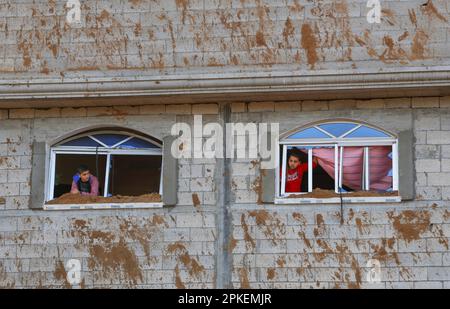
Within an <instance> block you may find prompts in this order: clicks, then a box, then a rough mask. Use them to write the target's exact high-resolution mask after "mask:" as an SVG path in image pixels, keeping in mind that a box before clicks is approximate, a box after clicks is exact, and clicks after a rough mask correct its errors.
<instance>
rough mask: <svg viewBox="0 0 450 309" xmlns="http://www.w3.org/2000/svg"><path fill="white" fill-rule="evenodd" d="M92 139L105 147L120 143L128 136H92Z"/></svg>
mask: <svg viewBox="0 0 450 309" xmlns="http://www.w3.org/2000/svg"><path fill="white" fill-rule="evenodd" d="M94 137H95V138H96V139H98V140H99V141H101V142H102V143H104V144H105V145H107V146H114V145H115V144H117V143H118V142H120V141H123V140H124V139H126V138H128V137H129V136H126V135H121V134H96V135H94Z"/></svg>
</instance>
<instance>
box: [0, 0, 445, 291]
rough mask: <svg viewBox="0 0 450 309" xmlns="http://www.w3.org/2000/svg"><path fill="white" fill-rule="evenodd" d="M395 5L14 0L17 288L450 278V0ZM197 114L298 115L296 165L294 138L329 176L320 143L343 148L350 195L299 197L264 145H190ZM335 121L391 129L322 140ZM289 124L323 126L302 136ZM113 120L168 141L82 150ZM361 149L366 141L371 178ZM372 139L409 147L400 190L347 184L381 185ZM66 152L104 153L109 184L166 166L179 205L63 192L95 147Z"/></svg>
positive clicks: (226, 118) (6, 212)
mask: <svg viewBox="0 0 450 309" xmlns="http://www.w3.org/2000/svg"><path fill="white" fill-rule="evenodd" d="M380 3H381V8H380V12H381V16H380V22H379V23H377V22H374V23H371V22H369V20H368V18H367V14H368V13H369V12H370V10H371V9H372V8H371V7H368V3H367V1H365V0H340V1H331V0H308V1H306V0H211V1H209V0H184V1H183V0H170V1H159V0H151V1H150V0H149V1H145V0H114V1H101V0H86V1H80V2H78V1H52V0H49V1H31V0H20V1H19V0H15V1H13V0H7V1H3V2H2V3H1V4H0V39H1V42H2V43H1V45H0V74H1V75H0V213H1V215H0V286H1V287H3V288H55V287H62V288H95V287H114V288H126V287H132V288H449V287H450V251H449V244H448V241H449V237H450V202H449V201H450V52H449V50H450V37H449V29H450V25H449V19H450V4H449V3H448V1H445V0H433V1H431V0H429V1H418V0H412V1H394V0H393V1H380ZM78 4H79V11H78V10H77V8H78ZM77 12H79V16H80V19H79V20H77V14H76V13H77ZM70 14H74V15H70ZM69 15H70V16H71V17H70V18H68V16H69ZM196 115H201V117H202V123H203V124H207V123H217V124H219V125H220V126H221V127H225V126H226V124H228V123H243V124H245V125H247V124H255V125H260V124H270V123H277V124H279V131H278V132H276V131H271V132H270V136H274V134H276V135H277V136H276V137H277V138H279V143H280V144H278V142H277V144H275V148H277V151H276V153H277V155H279V159H280V160H278V161H280V162H281V163H282V164H281V165H280V166H285V165H286V161H283V159H284V157H285V156H286V153H283V150H282V149H283V147H284V146H283V145H286V149H287V150H289V149H291V148H290V147H293V146H296V147H299V148H302V147H303V146H304V147H305V149H307V150H305V151H306V152H305V153H308V151H309V150H308V149H313V150H311V151H310V153H311V154H310V155H309V154H308V155H309V157H307V158H308V159H307V160H308V164H309V166H308V167H310V168H311V167H312V166H313V165H312V163H310V161H311V159H312V158H313V156H314V157H318V158H319V161H318V165H320V166H321V167H323V168H324V170H326V168H325V166H326V164H325V158H324V157H321V155H320V154H319V152H318V151H315V150H314V149H316V148H320V147H322V148H326V147H328V148H327V149H335V151H336V156H335V157H334V163H333V165H332V170H333V172H332V173H328V172H327V173H328V174H330V175H329V177H328V176H327V177H328V179H329V180H330V181H332V182H333V186H335V187H336V188H337V191H335V193H336V195H335V196H332V197H329V196H325V197H324V196H318V195H314V194H313V195H310V196H307V197H302V196H293V197H291V198H285V197H284V196H281V195H282V194H281V193H282V192H281V191H284V190H283V188H282V187H280V185H279V183H280V182H281V183H283V182H282V181H283V180H282V179H281V180H280V178H283V176H284V174H283V171H282V168H281V171H280V169H279V167H277V168H275V169H273V168H264V166H262V165H263V162H264V160H261V158H260V157H258V156H257V157H247V158H237V159H235V158H220V157H219V158H186V157H182V158H178V159H176V158H175V157H174V156H173V152H172V151H171V146H172V142H173V140H174V138H173V137H171V132H172V129H173V127H174V125H176V124H180V123H185V124H188V125H191V127H192V128H193V132H194V130H195V129H194V123H195V117H194V116H196ZM197 119H198V118H197ZM330 123H345V124H348V125H351V126H353V127H352V128H353V129H355V132H356V131H357V130H358V128H360V126H362V127H367V128H369V129H372V130H375V131H377V132H378V134H380V135H373V136H370V135H364V134H363V133H361V134H362V135H359V136H356V139H357V140H358V143H356V144H355V143H354V140H352V141H351V143H349V144H345V141H341V140H340V138H341V137H344V135H345V134H344V135H339V136H335V137H336V138H335V139H333V141H332V142H329V143H325V142H323V141H322V142H321V143H318V144H317V143H316V142H320V141H319V140H320V138H319V139H318V140H316V141H315V142H314V143H313V142H311V143H309V144H308V143H306V142H305V139H306V141H308V138H310V137H308V136H306V137H305V135H301V134H302V132H303V131H302V130H303V129H305V128H306V129H309V128H317V126H319V127H320V126H321V125H325V124H330ZM321 128H323V127H321ZM246 133H247V132H245V133H244V134H246ZM289 133H292V134H294V135H295V134H297V133H298V134H300V135H301V136H303V137H302V138H298V136H297V138H296V139H295V143H294V142H292V143H291V142H286V143H285V144H283V138H284V137H286V138H288V139H289V137H291V136H292V135H290V134H289ZM347 133H348V134H349V135H348V136H351V133H349V132H347ZM101 134H116V135H117V134H119V135H120V134H122V135H123V136H125V137H126V138H129V140H132V139H133V138H136V139H138V140H141V141H144V142H145V143H147V142H149V143H150V144H152V145H153V146H152V145H150V144H145V145H147V146H139V147H134V146H133V145H129V147H128V148H127V149H125V148H126V147H122V148H121V149H119V150H118V152H114V151H116V150H117V149H116V148H117V147H118V146H117V145H118V144H119V143H121V142H124V143H126V141H124V140H122V141H121V142H120V141H119V142H117V143H112V144H111V145H109V144H107V142H106V141H103V142H102V140H100V142H98V141H95V140H94V139H92V138H91V139H88V142H86V140H83V141H84V142H86V143H87V144H83V145H81V144H77V143H72V144H67V143H70V142H71V141H75V140H76V141H78V138H87V137H88V136H94V137H96V136H97V137H98V136H100V135H101ZM321 134H326V133H324V132H322V133H321ZM374 134H375V133H374ZM383 134H385V135H386V140H384V139H382V138H381V137H384V135H383ZM300 135H299V136H300ZM328 135H329V134H328ZM249 136H250V137H251V136H252V134H250V135H249ZM207 137H208V134H205V136H203V137H201V138H200V140H203V141H205V140H206V139H207ZM315 137H317V136H315ZM328 137H330V136H328ZM328 137H327V138H328ZM99 138H100V137H99ZM228 138H230V135H229V134H228V131H224V134H223V136H222V140H223V141H224V145H226V146H224V147H225V148H227V147H228V145H227V144H226V143H225V141H226V140H227V139H228ZM377 138H378V139H377ZM379 138H381V140H380V139H379ZM388 140H389V141H388ZM127 141H128V140H127ZM309 141H310V140H309ZM84 142H83V143H84ZM93 142H95V143H97V144H95V145H96V146H92V143H93ZM144 142H142V143H144ZM341 142H342V143H344V144H345V146H339V145H340V144H339V143H341ZM80 143H82V142H81V141H80ZM352 143H353V144H352ZM344 144H343V145H344ZM99 145H100V146H99ZM123 145H125V144H123ZM139 145H143V144H139ZM301 145H303V146H301ZM330 145H331V146H330ZM107 146H108V147H107ZM109 146H111V147H109ZM113 146H117V147H113ZM182 146H183V145H178V146H177V147H175V148H178V150H180V151H182V150H183V149H182V148H183V147H182ZM319 146H320V147H319ZM58 147H59V148H58ZM61 147H62V148H61ZM64 147H69V148H70V151H71V152H70V153H69V152H67V151H68V150H67V149H69V148H64ZM83 147H84V148H83ZM86 147H87V148H86ZM133 147H134V148H133ZM333 147H335V148H333ZM345 147H355V148H358V147H359V148H360V149H356V150H361V151H362V152H361V156H360V157H361V160H362V161H361V162H364V164H363V165H362V166H364V167H361V171H359V172H357V174H358V177H360V178H358V180H357V182H359V183H360V184H359V185H360V187H359V189H354V190H353V189H352V188H353V187H352V185H350V181H349V180H348V178H347V176H346V166H347V165H346V163H345V162H346V161H345V160H346V159H345V157H344V156H343V155H342V153H343V152H345ZM370 147H392V148H390V149H391V150H389V151H388V155H389V158H390V161H389V162H390V163H389V164H390V166H389V168H388V171H389V173H386V172H384V174H383V175H381V176H382V177H388V180H389V182H390V183H389V185H388V186H387V187H388V188H389V189H386V190H383V192H384V194H379V195H376V196H369V195H364V194H362V195H360V196H358V195H355V196H353V197H352V196H351V195H349V196H350V197H345V193H341V194H339V193H340V192H341V190H342V189H343V188H344V187H345V188H346V191H358V192H359V191H370V192H372V191H375V190H372V189H373V184H374V183H375V181H374V180H373V178H372V177H374V176H372V175H375V172H372V168H371V166H375V164H373V165H371V164H372V163H371V162H372V161H371V157H370V153H374V152H373V149H372V148H370ZM106 148H108V149H106ZM109 148H111V149H109ZM119 148H120V147H119ZM251 148H252V146H251V143H246V144H244V148H243V150H250V149H251ZM363 148H365V149H366V150H363ZM130 149H134V150H135V152H132V151H131V150H130ZM136 149H139V151H142V152H141V153H138V152H137V150H136ZM341 149H342V150H341ZM226 150H227V149H225V151H226ZM237 150H239V146H238V149H237ZM58 151H60V152H58ZM65 151H66V152H65ZM333 151H334V150H333ZM340 151H342V153H340ZM119 152H120V153H119ZM333 153H334V152H333ZM64 155H80V156H81V155H90V156H91V157H90V159H89V162H90V163H89V165H90V167H91V168H92V169H94V168H93V166H95V171H96V173H98V174H99V175H97V176H99V178H101V179H100V180H101V181H100V182H101V185H100V186H103V189H102V190H103V192H102V193H101V194H103V195H104V196H105V197H107V196H108V194H109V193H111V195H114V194H113V193H114V192H134V191H132V190H133V189H135V188H136V187H138V186H139V185H140V184H141V183H144V182H146V181H148V180H149V179H150V180H151V179H159V182H158V183H157V184H156V185H155V184H153V183H152V184H151V185H152V186H153V185H155V186H159V187H155V188H156V189H155V190H153V192H148V193H156V192H157V191H158V190H159V191H158V192H159V193H161V195H162V199H161V200H160V201H159V200H154V201H153V200H152V201H145V203H141V202H139V201H128V202H127V203H121V201H114V202H111V201H109V200H105V201H104V202H102V203H97V202H93V203H90V204H79V205H77V203H76V202H73V203H71V204H65V205H59V204H58V203H56V204H51V203H50V204H48V203H47V202H48V201H50V200H52V199H53V197H56V193H55V192H56V190H57V189H56V187H55V186H56V184H58V183H62V182H64V181H62V180H61V179H62V178H64V177H66V178H67V173H69V172H64V175H63V173H62V172H61V175H58V173H57V171H58V168H60V169H61V170H62V169H63V168H64V166H69V165H70V164H74V163H73V162H72V161H70V160H75V161H78V159H79V157H75V158H72V159H70V158H69V159H67V157H66V159H67V161H58V160H63V159H61V158H63V156H64ZM121 155H122V156H121ZM138 155H148V156H150V155H153V156H155V158H156V157H158V158H160V159H161V160H160V161H158V162H159V163H155V162H154V161H151V162H152V163H143V164H142V165H140V166H139V165H137V167H136V166H135V165H136V164H135V165H133V162H138V161H139V159H138V158H136V157H133V158H132V159H131V160H129V161H127V160H125V159H124V160H123V163H122V164H123V166H125V167H124V170H126V171H127V172H129V173H131V170H133V171H134V173H135V174H133V175H134V176H127V175H125V176H123V175H124V174H122V176H116V178H115V180H111V181H109V180H108V181H109V182H102V180H105V181H106V179H112V178H111V177H112V176H111V175H110V174H107V171H109V170H110V167H111V166H113V165H114V164H116V165H114V166H119V165H120V164H121V163H120V158H121V159H123V158H124V157H125V156H138ZM58 156H59V157H58ZM358 156H359V155H358ZM119 157H120V158H119ZM58 158H59V159H58ZM341 158H342V159H341ZM358 158H359V157H358ZM364 158H367V159H364ZM385 158H386V156H385ZM111 160H114V162H115V163H111ZM286 160H287V158H286ZM338 161H339V162H340V165H339V166H340V167H339V168H338V164H337V163H338ZM58 162H64V164H62V163H61V164H60V165H58V164H59V163H58ZM71 162H72V163H71ZM149 162H150V161H149ZM352 162H356V161H352ZM358 162H359V161H358ZM66 164H67V165H66ZM152 164H155V167H154V168H153V169H152V170H151V171H149V173H150V172H151V173H152V174H147V175H150V176H148V177H146V176H145V175H144V176H136V175H140V174H139V170H140V169H145V170H146V171H147V169H148V170H150V168H148V166H150V165H152ZM158 164H159V165H158ZM58 166H59V167H58ZM70 166H72V165H70ZM99 166H106V168H105V170H104V171H103V172H100V168H99ZM152 166H153V165H152ZM111 170H112V169H111ZM115 171H116V172H115V173H117V175H119V174H120V171H122V170H120V171H119V170H115ZM158 171H159V173H160V174H158ZM70 172H71V171H70ZM100 173H103V174H104V175H103V176H101V175H100ZM108 173H110V172H108ZM333 173H334V174H333ZM311 175H312V176H310V175H308V177H310V178H308V186H309V187H308V188H307V189H305V190H306V192H307V191H311V190H310V189H316V185H315V186H314V188H313V185H312V183H313V181H314V180H313V178H312V177H316V176H314V175H315V174H313V173H311ZM324 175H325V174H324ZM333 175H336V177H334V176H333ZM69 176H70V177H71V176H72V175H69ZM280 176H281V177H280ZM58 177H59V178H58ZM70 177H69V182H68V184H70V181H71V178H70ZM102 177H103V178H102ZM128 177H129V178H128ZM330 177H331V178H330ZM118 179H119V180H118ZM304 179H305V178H304ZM383 179H384V178H383ZM121 181H122V182H121ZM132 181H135V182H132ZM304 181H305V183H306V180H304ZM66 182H67V181H66ZM127 182H132V183H133V186H131V187H132V188H128V187H127V189H123V190H124V191H120V190H122V189H121V188H125V186H126V183H127ZM316 183H317V181H316ZM66 185H67V184H66ZM113 186H115V187H116V188H115V189H114V188H113ZM149 186H150V184H149ZM335 187H333V188H332V190H334V188H335ZM280 188H281V189H280ZM117 190H119V191H117ZM108 192H109V193H108ZM136 192H138V191H136ZM303 193H305V192H303ZM310 193H314V192H310ZM316 193H317V192H316ZM346 193H348V192H346ZM395 193H398V194H395ZM343 194H344V198H342V196H343ZM96 204H97V205H96ZM67 205H70V206H67ZM71 260H77V261H78V262H79V264H73V262H70V261H71ZM78 266H80V276H79V278H80V280H79V281H77V282H76V283H74V282H72V281H71V280H69V276H68V274H69V273H73V271H77V267H78Z"/></svg>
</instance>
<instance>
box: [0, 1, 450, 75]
mask: <svg viewBox="0 0 450 309" xmlns="http://www.w3.org/2000/svg"><path fill="white" fill-rule="evenodd" d="M381 3H382V8H383V10H382V13H383V14H382V21H381V23H380V24H369V23H368V22H367V19H366V15H367V13H368V11H369V9H368V8H367V6H366V5H367V1H365V0H341V1H331V0H314V1H309V0H308V1H306V0H243V1H241V0H128V1H127V0H116V1H101V0H86V1H81V4H82V6H81V21H82V23H81V25H79V26H75V25H69V24H67V23H66V14H67V9H66V8H65V5H66V1H62V0H61V1H56V0H49V1H34V0H28V1H27V0H21V1H16V0H6V1H2V3H1V4H0V41H1V42H2V44H1V45H0V72H2V75H3V76H5V77H6V76H11V75H14V76H16V77H24V76H33V77H34V78H35V77H38V76H44V77H45V76H48V75H55V76H59V75H61V77H64V76H65V75H70V74H71V72H74V71H80V72H87V71H94V72H95V71H98V72H97V73H98V74H100V72H99V71H100V70H102V71H105V70H107V71H112V70H123V69H133V70H143V69H145V70H154V75H162V73H164V72H167V71H168V72H171V74H183V73H186V72H187V70H188V69H189V70H190V71H192V70H194V71H195V70H196V69H201V71H199V72H201V73H205V72H222V73H223V72H225V73H226V72H242V71H244V70H247V69H249V70H251V71H252V70H254V67H257V68H259V69H260V70H264V69H270V70H278V69H280V70H286V69H288V70H289V71H290V70H292V69H301V70H304V71H317V70H336V69H349V70H352V69H353V70H361V71H366V70H373V69H379V68H381V67H382V68H383V69H386V68H390V67H391V68H404V67H420V66H425V65H430V66H439V65H440V66H443V65H449V64H450V54H449V47H450V41H449V40H450V38H449V37H448V31H449V27H450V26H449V22H448V21H449V18H450V7H449V5H448V1H446V0H432V1H431V0H430V1H427V2H426V1H423V0H410V1H397V0H393V1H382V2H381ZM197 71H198V70H197ZM10 74H11V75H10ZM111 74H112V73H111Z"/></svg>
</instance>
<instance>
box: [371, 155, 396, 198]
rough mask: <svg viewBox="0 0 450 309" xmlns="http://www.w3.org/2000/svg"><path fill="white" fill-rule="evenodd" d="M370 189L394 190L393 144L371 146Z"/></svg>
mask: <svg viewBox="0 0 450 309" xmlns="http://www.w3.org/2000/svg"><path fill="white" fill-rule="evenodd" d="M369 179H370V185H369V188H370V190H375V191H392V146H375V147H369Z"/></svg>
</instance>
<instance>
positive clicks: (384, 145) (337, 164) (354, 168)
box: [276, 120, 400, 203]
mask: <svg viewBox="0 0 450 309" xmlns="http://www.w3.org/2000/svg"><path fill="white" fill-rule="evenodd" d="M398 174H399V173H398V142H397V137H396V136H394V135H393V134H391V133H388V132H386V131H384V130H382V129H380V128H377V127H374V126H371V125H369V124H365V123H358V122H353V121H349V120H336V121H328V122H320V123H316V124H312V125H309V126H306V127H302V128H300V129H296V130H292V131H289V132H287V133H285V134H283V135H282V136H281V138H280V165H279V170H278V171H277V172H276V175H277V177H278V179H277V181H276V195H277V199H278V201H282V200H284V201H286V200H288V199H301V201H303V202H308V203H309V202H314V201H315V200H317V199H319V200H320V202H323V199H330V200H331V201H339V200H340V199H341V198H345V199H346V200H347V201H348V200H349V199H350V198H352V199H355V200H359V201H367V200H368V199H372V201H380V202H381V201H400V198H399V193H398V186H399V180H398V179H399V177H398Z"/></svg>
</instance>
